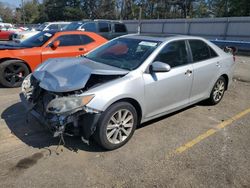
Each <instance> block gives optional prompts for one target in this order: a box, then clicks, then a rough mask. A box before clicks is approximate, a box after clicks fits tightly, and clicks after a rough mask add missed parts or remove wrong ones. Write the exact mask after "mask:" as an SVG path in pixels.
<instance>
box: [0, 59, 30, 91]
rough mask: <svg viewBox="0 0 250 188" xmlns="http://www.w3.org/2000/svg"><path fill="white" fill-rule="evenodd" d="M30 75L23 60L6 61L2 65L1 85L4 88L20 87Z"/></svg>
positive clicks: (0, 64) (0, 73)
mask: <svg viewBox="0 0 250 188" xmlns="http://www.w3.org/2000/svg"><path fill="white" fill-rule="evenodd" d="M29 73H30V71H29V68H28V67H27V65H26V64H25V63H24V62H23V61H21V60H6V61H4V62H2V63H0V84H1V85H3V86H4V87H9V88H14V87H20V86H21V84H22V82H23V79H24V78H25V77H26V76H27V75H28V74H29Z"/></svg>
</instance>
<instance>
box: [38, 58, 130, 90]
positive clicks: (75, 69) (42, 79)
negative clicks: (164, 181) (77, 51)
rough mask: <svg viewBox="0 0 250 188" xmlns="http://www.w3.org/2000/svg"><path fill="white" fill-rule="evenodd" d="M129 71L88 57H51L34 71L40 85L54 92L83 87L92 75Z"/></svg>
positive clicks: (125, 72) (117, 73)
mask: <svg viewBox="0 0 250 188" xmlns="http://www.w3.org/2000/svg"><path fill="white" fill-rule="evenodd" d="M127 73H128V71H127V70H124V69H120V68H116V67H113V66H109V65H105V64H102V63H97V62H94V61H92V60H89V59H86V58H57V59H49V60H47V61H46V62H44V63H43V64H41V65H40V66H39V67H38V68H37V69H36V70H35V72H34V73H33V76H34V77H35V78H36V79H37V80H38V81H39V86H40V87H41V88H43V89H45V90H47V91H52V92H69V91H75V90H79V89H83V88H84V87H85V85H86V83H87V82H88V80H89V78H90V76H91V75H125V74H127Z"/></svg>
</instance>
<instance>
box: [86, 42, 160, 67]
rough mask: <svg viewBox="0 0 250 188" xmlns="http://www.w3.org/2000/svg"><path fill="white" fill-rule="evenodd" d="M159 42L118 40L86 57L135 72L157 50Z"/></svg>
mask: <svg viewBox="0 0 250 188" xmlns="http://www.w3.org/2000/svg"><path fill="white" fill-rule="evenodd" d="M159 44H160V42H159V41H151V40H150V41H149V40H141V39H131V38H118V39H115V40H113V41H111V42H108V43H107V44H105V45H103V46H101V47H100V48H97V49H96V50H94V51H92V52H90V53H89V54H87V55H86V56H85V57H86V58H88V59H91V60H93V61H97V62H100V63H103V64H107V65H111V66H114V67H118V68H122V69H127V70H134V69H136V68H137V67H139V66H140V65H141V64H142V63H143V62H144V60H145V59H146V58H147V57H148V56H149V55H150V54H151V53H152V52H153V51H154V50H155V49H156V48H157V46H158V45H159Z"/></svg>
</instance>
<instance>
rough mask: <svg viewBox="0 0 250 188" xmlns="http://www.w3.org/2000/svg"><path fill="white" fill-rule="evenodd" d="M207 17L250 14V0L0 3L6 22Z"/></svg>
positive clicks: (48, 0) (88, 0)
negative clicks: (17, 5)
mask: <svg viewBox="0 0 250 188" xmlns="http://www.w3.org/2000/svg"><path fill="white" fill-rule="evenodd" d="M140 8H141V9H142V15H141V16H142V19H167V18H185V17H187V18H204V17H232V16H250V0H43V2H41V1H39V0H30V1H25V2H24V4H22V5H21V6H20V7H19V8H17V9H16V10H11V9H10V8H8V7H4V6H3V4H2V3H0V16H1V17H2V19H3V20H4V22H12V23H24V22H25V23H43V22H45V21H73V20H82V19H121V20H125V19H138V18H139V12H140Z"/></svg>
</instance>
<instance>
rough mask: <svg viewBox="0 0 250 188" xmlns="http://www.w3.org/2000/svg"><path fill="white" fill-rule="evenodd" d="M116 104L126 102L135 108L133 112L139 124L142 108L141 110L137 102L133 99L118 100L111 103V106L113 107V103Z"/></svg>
mask: <svg viewBox="0 0 250 188" xmlns="http://www.w3.org/2000/svg"><path fill="white" fill-rule="evenodd" d="M118 102H127V103H130V104H131V105H133V106H134V107H135V110H136V112H137V115H138V123H140V122H141V119H142V108H141V105H140V103H139V102H138V101H137V100H135V99H133V98H122V99H119V100H117V101H115V102H113V103H112V104H111V105H113V104H115V103H118ZM111 105H110V106H111Z"/></svg>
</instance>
